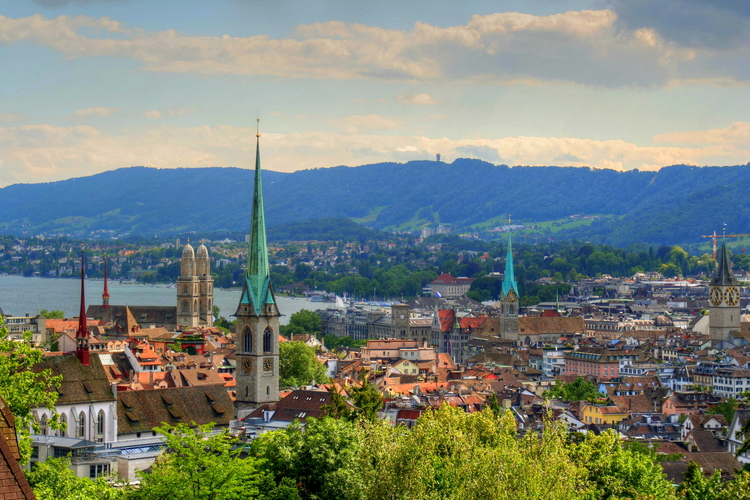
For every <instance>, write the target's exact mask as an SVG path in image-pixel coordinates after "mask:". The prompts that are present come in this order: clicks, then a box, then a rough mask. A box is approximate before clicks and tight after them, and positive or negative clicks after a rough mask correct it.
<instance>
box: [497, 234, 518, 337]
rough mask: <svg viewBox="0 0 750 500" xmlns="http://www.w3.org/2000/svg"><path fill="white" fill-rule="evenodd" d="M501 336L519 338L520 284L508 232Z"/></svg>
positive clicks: (502, 293) (501, 299)
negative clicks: (517, 281) (517, 279)
mask: <svg viewBox="0 0 750 500" xmlns="http://www.w3.org/2000/svg"><path fill="white" fill-rule="evenodd" d="M500 337H501V338H504V339H510V340H518V284H517V283H516V275H515V273H514V272H513V247H512V242H511V234H510V232H509V233H508V255H507V256H506V257H505V274H504V275H503V288H502V290H501V291H500Z"/></svg>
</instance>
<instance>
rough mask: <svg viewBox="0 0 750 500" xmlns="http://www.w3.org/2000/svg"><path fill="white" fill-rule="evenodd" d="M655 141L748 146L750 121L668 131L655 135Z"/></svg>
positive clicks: (749, 141)
mask: <svg viewBox="0 0 750 500" xmlns="http://www.w3.org/2000/svg"><path fill="white" fill-rule="evenodd" d="M653 140H654V142H662V143H667V144H690V145H706V144H721V145H732V146H736V147H744V148H746V149H747V148H748V145H750V123H748V122H735V123H733V124H731V125H730V126H728V127H726V128H719V129H714V130H697V131H692V132H668V133H665V134H658V135H655V136H654V137H653Z"/></svg>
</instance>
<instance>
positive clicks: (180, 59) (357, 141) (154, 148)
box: [0, 0, 750, 186]
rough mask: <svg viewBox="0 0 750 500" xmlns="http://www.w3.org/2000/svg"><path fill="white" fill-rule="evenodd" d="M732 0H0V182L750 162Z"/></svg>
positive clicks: (743, 49)
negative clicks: (227, 172)
mask: <svg viewBox="0 0 750 500" xmlns="http://www.w3.org/2000/svg"><path fill="white" fill-rule="evenodd" d="M749 22H750V7H748V6H746V5H745V4H742V3H739V2H737V3H726V2H722V3H720V2H699V1H697V0H681V1H667V2H659V3H658V4H657V3H653V2H645V1H628V2H619V1H558V2H554V1H535V2H485V1H478V2H469V3H466V4H460V5H458V4H454V3H448V2H410V3H409V4H408V5H402V4H401V3H398V2H388V1H387V2H381V3H379V4H378V6H377V7H375V6H371V5H366V4H359V3H347V2H337V1H326V2H323V1H319V2H306V3H298V2H273V3H269V2H242V1H238V0H224V1H219V2H213V3H209V2H202V3H191V4H190V5H189V6H184V5H183V3H182V2H179V3H178V2H174V1H163V2H159V3H158V4H152V3H151V2H144V1H140V0H130V1H129V0H107V1H104V0H88V1H87V0H73V1H69V0H37V1H24V2H17V3H14V4H12V5H4V6H3V7H2V8H0V64H2V66H3V67H4V68H10V71H8V72H6V74H5V78H3V80H2V82H0V96H2V99H1V100H0V186H7V185H9V184H15V183H21V182H45V181H54V180H61V179H66V178H71V177H79V176H84V175H91V174H94V173H98V172H101V171H105V170H113V169H116V168H121V167H127V166H131V165H150V166H153V167H159V168H175V167H207V166H235V167H243V168H251V166H252V161H253V146H254V134H255V123H254V121H255V118H256V116H260V118H261V134H262V138H261V140H262V141H263V144H264V146H263V149H264V164H265V165H266V168H267V169H268V170H276V171H285V172H289V171H295V170H299V169H306V168H320V167H331V166H337V165H349V166H356V165H361V164H367V163H375V162H381V161H397V162H402V161H408V160H416V159H434V158H435V154H437V153H440V154H441V155H442V158H443V160H444V161H447V162H451V161H453V160H454V159H455V158H458V157H475V158H480V159H483V160H486V161H490V162H492V163H497V164H500V163H505V164H509V165H570V166H591V167H596V168H614V169H618V170H627V169H633V168H639V169H658V168H660V167H663V166H668V165H672V164H676V163H687V164H695V165H734V164H745V163H747V162H748V158H749V157H750V155H748V152H749V151H748V138H750V121H748V120H747V118H746V117H747V113H748V111H750V99H748V98H747V97H748V78H749V77H750V75H749V74H748V69H747V68H749V67H750V65H748V64H747V62H748V56H749V55H750V53H749V52H748V49H747V47H748V44H747V42H748V29H747V28H748V23H749Z"/></svg>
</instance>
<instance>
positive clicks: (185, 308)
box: [182, 300, 188, 313]
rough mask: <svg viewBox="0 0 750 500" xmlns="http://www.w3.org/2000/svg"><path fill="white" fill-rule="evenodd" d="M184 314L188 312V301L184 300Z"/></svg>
mask: <svg viewBox="0 0 750 500" xmlns="http://www.w3.org/2000/svg"><path fill="white" fill-rule="evenodd" d="M182 312H184V313H186V312H188V301H187V300H183V301H182Z"/></svg>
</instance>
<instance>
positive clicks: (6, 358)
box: [0, 316, 62, 463]
mask: <svg viewBox="0 0 750 500" xmlns="http://www.w3.org/2000/svg"><path fill="white" fill-rule="evenodd" d="M30 340H31V334H30V333H28V332H25V333H24V341H23V342H19V341H15V340H12V339H11V338H10V337H9V335H8V328H7V327H5V326H4V320H3V318H2V316H0V396H2V397H3V399H5V401H6V402H7V403H8V407H9V408H10V411H11V412H12V413H13V416H14V417H15V418H16V431H17V432H18V435H19V438H20V439H19V443H18V444H19V448H20V451H21V463H26V462H28V461H29V458H30V457H31V437H30V436H31V433H30V431H29V429H30V428H31V427H33V428H34V430H35V431H38V430H39V424H38V423H37V422H35V421H34V418H33V415H32V413H31V410H32V408H47V409H48V410H50V411H51V412H52V418H50V419H49V420H48V421H47V425H48V426H49V427H50V428H51V429H57V428H59V427H60V421H59V415H58V414H57V413H56V412H55V411H54V409H55V402H56V401H57V397H58V393H57V392H56V391H55V389H57V388H58V387H60V384H61V383H62V376H52V371H51V370H49V369H47V370H42V371H32V368H33V367H34V366H35V365H37V364H38V363H41V361H42V351H40V350H39V349H35V348H33V347H31V344H30V343H29V342H30Z"/></svg>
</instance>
